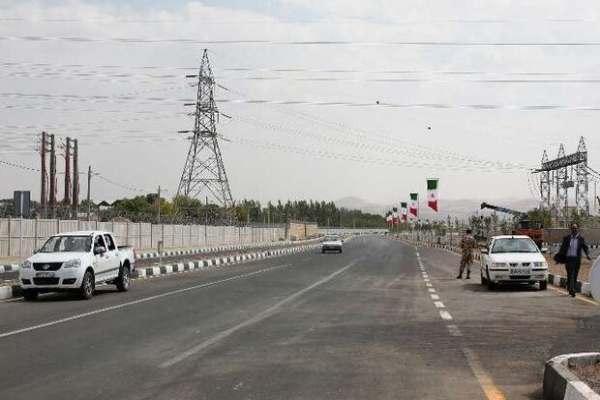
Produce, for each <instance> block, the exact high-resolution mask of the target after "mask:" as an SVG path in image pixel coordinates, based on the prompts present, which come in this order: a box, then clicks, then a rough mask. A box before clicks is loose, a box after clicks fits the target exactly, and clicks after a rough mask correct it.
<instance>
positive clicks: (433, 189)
mask: <svg viewBox="0 0 600 400" xmlns="http://www.w3.org/2000/svg"><path fill="white" fill-rule="evenodd" d="M438 184H439V179H427V205H428V206H429V208H431V209H432V210H434V211H435V212H437V211H438Z"/></svg>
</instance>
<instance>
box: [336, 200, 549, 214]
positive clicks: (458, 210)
mask: <svg viewBox="0 0 600 400" xmlns="http://www.w3.org/2000/svg"><path fill="white" fill-rule="evenodd" d="M483 201H487V202H488V203H491V204H494V205H498V206H502V207H506V208H512V209H514V210H518V211H527V210H530V209H532V208H535V207H537V206H538V204H537V203H536V202H535V200H528V199H514V198H513V199H508V198H507V199H497V200H493V201H492V200H490V201H488V200H487V199H481V200H478V199H477V200H473V199H468V200H444V199H441V200H440V212H439V213H435V212H433V211H432V210H430V209H429V208H427V204H425V203H424V202H423V201H421V204H420V206H421V217H422V218H423V219H446V218H447V217H448V215H451V216H452V218H454V217H458V218H459V219H464V218H468V217H469V216H471V215H473V214H474V213H476V212H477V211H478V210H480V206H481V203H482V202H483ZM335 204H336V205H337V206H338V207H343V208H347V209H358V210H361V211H363V212H368V213H372V214H382V215H384V214H385V213H386V212H387V211H388V210H391V209H392V207H394V206H395V207H400V205H399V204H396V205H392V204H376V203H371V202H368V201H366V200H364V199H361V198H358V197H344V198H341V199H339V200H337V201H335Z"/></svg>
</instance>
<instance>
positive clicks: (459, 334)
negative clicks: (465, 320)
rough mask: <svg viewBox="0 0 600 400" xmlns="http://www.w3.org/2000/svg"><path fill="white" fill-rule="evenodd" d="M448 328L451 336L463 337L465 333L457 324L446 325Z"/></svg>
mask: <svg viewBox="0 0 600 400" xmlns="http://www.w3.org/2000/svg"><path fill="white" fill-rule="evenodd" d="M446 328H448V333H450V336H454V337H462V335H463V334H462V332H461V331H460V329H459V328H458V326H456V325H446Z"/></svg>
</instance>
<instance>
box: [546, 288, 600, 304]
mask: <svg viewBox="0 0 600 400" xmlns="http://www.w3.org/2000/svg"><path fill="white" fill-rule="evenodd" d="M548 289H552V290H554V291H555V292H557V293H562V294H569V292H567V291H566V290H564V289H559V288H557V287H554V286H548ZM575 299H577V300H580V301H583V302H585V303H588V304H593V305H595V306H598V305H600V303H598V302H597V301H594V300H592V299H586V298H585V297H583V296H582V295H579V296H575Z"/></svg>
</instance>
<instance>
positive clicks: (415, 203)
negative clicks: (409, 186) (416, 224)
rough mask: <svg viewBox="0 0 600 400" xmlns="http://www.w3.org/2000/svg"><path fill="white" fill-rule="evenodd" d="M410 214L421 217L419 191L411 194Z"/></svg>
mask: <svg viewBox="0 0 600 400" xmlns="http://www.w3.org/2000/svg"><path fill="white" fill-rule="evenodd" d="M408 211H409V212H410V214H412V215H414V216H415V217H417V218H419V193H411V194H410V208H409V209H408Z"/></svg>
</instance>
